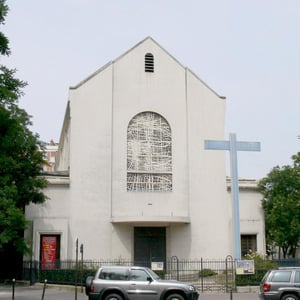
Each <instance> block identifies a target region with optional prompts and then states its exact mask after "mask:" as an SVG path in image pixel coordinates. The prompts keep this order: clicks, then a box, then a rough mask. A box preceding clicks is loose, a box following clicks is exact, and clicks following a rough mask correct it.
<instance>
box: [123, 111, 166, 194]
mask: <svg viewBox="0 0 300 300" xmlns="http://www.w3.org/2000/svg"><path fill="white" fill-rule="evenodd" d="M127 190H128V191H150V192H151V191H172V138H171V128H170V126H169V124H168V122H167V121H166V120H165V119H164V118H163V117H162V116H161V115H159V114H157V113H154V112H143V113H140V114H138V115H136V116H135V117H134V118H133V119H132V120H131V121H130V123H129V125H128V129H127Z"/></svg>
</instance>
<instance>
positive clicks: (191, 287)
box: [188, 285, 196, 292]
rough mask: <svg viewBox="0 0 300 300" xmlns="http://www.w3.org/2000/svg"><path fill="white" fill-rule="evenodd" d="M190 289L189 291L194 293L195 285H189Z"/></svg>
mask: <svg viewBox="0 0 300 300" xmlns="http://www.w3.org/2000/svg"><path fill="white" fill-rule="evenodd" d="M188 289H189V290H190V291H192V292H193V291H195V290H196V288H195V287H194V286H193V285H189V286H188Z"/></svg>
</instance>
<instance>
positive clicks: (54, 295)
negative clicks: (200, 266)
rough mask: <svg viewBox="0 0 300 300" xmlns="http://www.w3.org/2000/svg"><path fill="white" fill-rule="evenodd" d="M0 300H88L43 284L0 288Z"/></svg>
mask: <svg viewBox="0 0 300 300" xmlns="http://www.w3.org/2000/svg"><path fill="white" fill-rule="evenodd" d="M225 299H226V300H227V299H228V300H258V299H259V297H258V293H257V292H256V291H251V292H244V291H242V292H234V293H232V294H231V293H226V294H224V293H200V296H199V300H225ZM0 300H88V298H87V296H86V295H85V292H84V289H83V291H82V292H81V287H77V292H76V291H75V288H74V287H70V286H59V285H46V288H45V290H44V285H43V284H35V285H33V286H16V287H15V291H14V295H13V293H12V287H11V286H9V285H4V286H3V285H1V286H0Z"/></svg>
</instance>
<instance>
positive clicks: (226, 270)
mask: <svg viewBox="0 0 300 300" xmlns="http://www.w3.org/2000/svg"><path fill="white" fill-rule="evenodd" d="M152 263H153V262H149V261H144V262H141V261H140V262H138V265H140V266H151V264H152ZM104 265H127V266H132V265H137V262H134V261H131V260H126V259H113V260H83V261H80V262H76V261H74V260H59V261H55V262H54V263H51V264H49V263H48V264H43V263H41V262H38V261H24V263H23V278H22V279H23V280H28V281H30V283H31V284H33V283H35V282H44V280H47V282H48V283H49V284H51V283H53V284H71V285H81V286H84V284H85V279H86V277H87V276H90V275H94V274H95V271H96V270H97V268H98V267H99V266H104ZM160 265H162V266H163V267H162V269H161V270H155V272H156V273H157V274H158V275H159V276H160V277H161V278H164V279H176V280H180V281H184V282H191V283H193V284H194V285H195V286H196V287H197V289H198V290H199V292H213V291H214V292H228V291H229V290H230V289H233V288H234V287H235V278H234V274H235V269H234V268H235V267H234V266H235V263H234V260H233V259H232V257H231V256H229V257H226V258H225V259H220V260H207V259H199V260H185V259H178V258H177V257H176V256H173V257H171V258H168V259H166V261H164V262H163V264H161V262H160ZM76 279H77V280H76Z"/></svg>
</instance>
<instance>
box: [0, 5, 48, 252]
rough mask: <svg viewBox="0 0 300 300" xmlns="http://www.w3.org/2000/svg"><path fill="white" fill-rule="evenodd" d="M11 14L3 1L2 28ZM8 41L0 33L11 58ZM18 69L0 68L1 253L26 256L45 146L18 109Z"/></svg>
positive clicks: (0, 47)
mask: <svg viewBox="0 0 300 300" xmlns="http://www.w3.org/2000/svg"><path fill="white" fill-rule="evenodd" d="M7 13H8V6H7V5H6V3H5V0H0V25H3V24H4V20H5V17H6V15H7ZM8 44H9V42H8V39H7V38H6V37H5V35H4V34H3V33H1V32H0V55H9V54H10V49H9V47H8ZM15 73H16V70H10V69H8V68H6V67H5V66H3V65H0V254H1V253H2V257H4V256H5V255H4V254H3V253H5V252H6V254H7V252H8V251H11V250H12V249H13V250H14V251H17V252H19V253H26V252H27V251H29V247H28V245H27V244H26V241H25V239H24V237H23V235H24V234H23V233H24V229H26V226H27V222H26V219H25V206H26V205H28V204H29V203H31V202H32V203H42V202H44V201H45V199H46V197H45V195H44V194H43V191H42V189H43V188H44V187H45V186H46V181H45V179H43V178H42V177H40V176H39V175H41V170H42V165H43V164H44V163H45V162H44V159H43V152H42V151H41V149H42V145H41V142H40V141H39V137H38V135H37V134H33V133H32V132H31V131H30V130H29V126H30V125H31V121H30V116H29V115H28V114H27V113H26V111H25V110H23V109H21V108H20V107H19V106H18V101H19V98H20V97H21V96H22V95H23V88H24V87H25V86H26V83H25V82H23V81H21V80H19V79H17V78H15Z"/></svg>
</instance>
